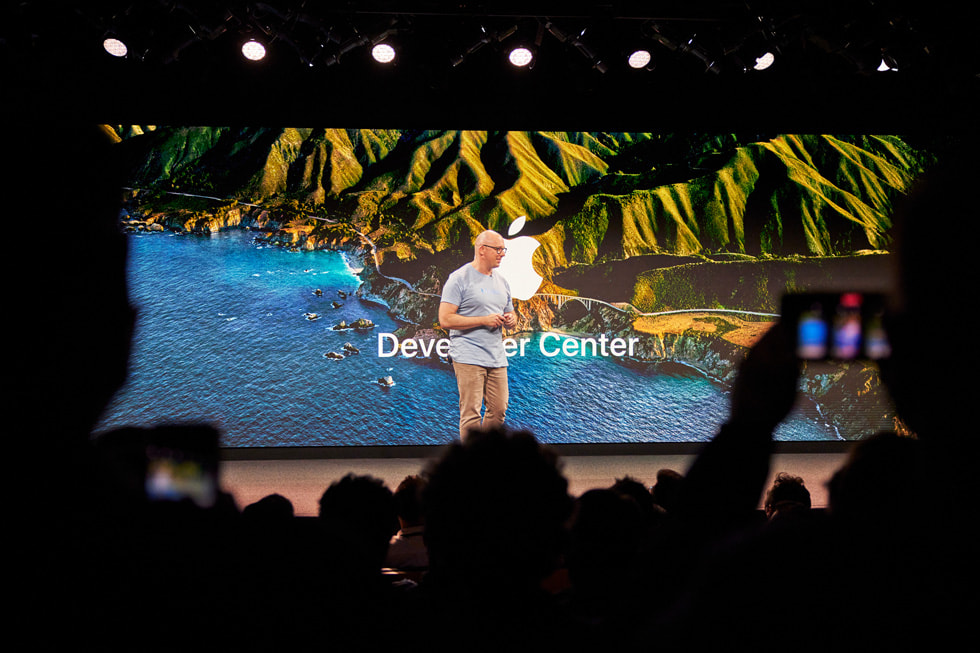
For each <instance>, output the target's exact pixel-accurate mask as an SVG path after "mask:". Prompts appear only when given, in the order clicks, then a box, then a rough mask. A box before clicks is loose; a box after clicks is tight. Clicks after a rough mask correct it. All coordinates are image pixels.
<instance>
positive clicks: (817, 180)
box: [100, 126, 935, 451]
mask: <svg viewBox="0 0 980 653" xmlns="http://www.w3.org/2000/svg"><path fill="white" fill-rule="evenodd" d="M113 129H114V130H115V131H116V133H117V134H118V136H119V142H118V144H117V145H116V147H117V148H118V151H119V153H120V156H121V157H122V159H123V160H124V161H125V164H126V166H127V170H128V182H127V183H128V185H127V188H126V189H125V201H124V208H123V211H122V214H121V216H120V223H121V225H122V227H123V229H124V230H125V231H126V232H127V234H128V235H127V238H128V239H129V246H130V260H129V282H130V295H131V300H132V303H133V304H134V306H135V307H136V309H137V311H138V321H137V326H136V334H135V338H134V342H133V353H132V360H131V370H130V375H129V380H128V382H127V384H126V385H125V387H124V388H123V389H122V391H121V392H120V393H119V394H118V396H117V397H116V398H115V400H114V402H113V403H112V405H111V406H110V408H109V410H108V411H107V413H106V415H105V417H104V418H103V420H102V423H101V425H100V430H104V429H110V428H115V427H120V426H127V425H141V426H147V425H154V424H159V423H175V422H201V421H204V422H208V423H211V424H213V425H215V426H216V427H218V429H219V430H220V431H221V433H222V436H221V437H222V441H221V445H222V447H224V448H226V449H228V450H253V449H265V450H276V449H292V448H299V449H301V450H304V449H309V448H314V449H317V448H334V450H335V451H340V450H342V449H345V448H351V447H357V448H368V449H371V448H375V447H377V448H384V447H391V446H398V447H404V446H430V445H442V444H445V443H447V442H449V441H451V440H452V439H454V438H456V437H458V435H457V433H458V431H457V429H458V416H459V412H458V404H457V393H456V386H455V378H454V375H453V371H452V367H451V364H450V363H449V361H448V360H447V357H446V345H447V341H446V338H447V334H446V333H445V332H442V331H441V330H440V329H439V328H438V325H437V311H438V306H439V297H440V292H441V288H442V284H443V282H444V281H445V279H446V277H447V275H448V274H449V273H450V272H451V271H452V270H454V269H456V268H458V267H459V266H461V265H463V264H465V263H467V262H468V261H470V260H472V256H473V249H472V242H473V239H474V238H475V236H476V235H477V234H478V233H479V232H480V231H482V230H484V229H494V230H496V231H498V232H500V233H501V234H502V235H503V236H504V237H505V238H507V239H508V253H507V256H506V257H505V259H504V263H505V265H504V266H502V268H501V272H502V273H503V274H505V276H506V277H507V278H508V280H509V281H510V283H511V286H512V290H513V291H514V296H515V307H516V311H517V313H518V315H519V325H518V327H517V328H516V329H514V330H513V331H512V332H509V333H507V334H506V341H505V344H506V347H507V351H508V356H509V358H508V361H509V375H510V409H509V411H508V420H507V421H508V425H509V426H510V427H511V428H521V429H528V430H530V431H532V432H533V433H535V434H536V435H537V436H538V438H540V439H541V440H542V441H544V442H547V443H553V444H556V445H656V444H661V443H663V444H690V443H699V442H704V441H706V440H708V439H710V438H711V436H712V435H713V434H714V433H715V432H716V431H717V428H718V426H719V425H720V424H721V423H722V422H723V420H724V419H725V417H726V414H727V410H728V391H729V388H730V384H731V382H732V380H733V377H734V374H735V371H736V369H737V366H738V364H739V362H740V361H741V359H742V357H744V355H745V352H746V351H747V348H748V347H749V346H751V344H752V343H753V342H754V341H755V340H756V339H757V338H758V337H759V335H760V334H762V333H763V332H764V331H765V330H766V329H767V328H768V327H769V326H770V325H771V324H772V323H773V321H774V320H775V319H777V317H778V313H779V310H780V300H781V297H782V296H783V294H784V293H786V292H798V291H805V290H820V291H824V290H860V291H884V292H888V291H890V290H891V289H892V283H893V274H892V267H891V255H890V254H889V248H890V247H891V246H892V243H893V239H894V233H893V231H894V229H893V225H892V221H891V216H892V211H893V205H894V203H895V201H896V200H897V198H898V197H899V196H900V195H902V194H903V193H904V192H906V191H907V190H908V188H909V186H910V185H911V184H912V183H913V182H914V180H915V179H916V178H917V177H918V176H919V175H921V174H922V173H923V172H924V171H925V170H927V169H928V168H929V167H930V166H931V165H932V164H933V163H934V162H935V156H934V155H933V154H932V150H931V148H930V146H929V144H928V143H927V142H923V141H921V140H916V139H915V138H910V137H903V136H900V135H886V134H799V133H796V134H758V133H753V134H740V133H697V132H683V133H641V132H635V133H613V132H584V131H583V132H547V131H533V132H532V131H489V130H488V131H479V130H431V131H426V130H399V129H367V128H363V129H361V128H321V127H221V126H157V127H147V126H141V127H138V126H113ZM895 424H896V418H895V414H894V410H893V408H892V407H891V405H890V402H889V400H888V397H887V393H886V392H885V390H884V388H883V386H882V385H881V383H880V380H879V377H878V371H877V368H876V367H875V364H874V363H870V362H865V361H858V362H851V363H824V364H813V363H809V364H807V365H806V366H805V369H804V373H803V376H802V380H801V392H800V397H799V402H798V405H797V407H796V408H795V409H794V411H793V413H792V414H791V416H790V417H789V418H788V419H787V420H786V421H785V422H784V424H782V425H781V426H780V428H779V430H778V431H777V433H776V438H777V440H779V441H781V442H788V443H789V442H811V443H812V442H843V441H850V440H856V439H860V438H862V437H865V436H867V435H869V434H871V433H873V432H874V431H875V430H879V429H884V428H894V427H895Z"/></svg>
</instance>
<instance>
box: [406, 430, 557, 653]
mask: <svg viewBox="0 0 980 653" xmlns="http://www.w3.org/2000/svg"><path fill="white" fill-rule="evenodd" d="M428 479H429V480H428V484H427V485H426V489H425V493H424V495H423V505H424V506H425V541H426V544H427V546H428V549H429V572H428V574H426V576H425V578H424V579H423V581H422V583H421V584H420V585H419V588H418V592H417V598H418V603H417V605H416V614H417V615H418V619H419V620H420V624H419V625H417V626H416V629H417V631H422V632H425V633H426V635H425V637H426V641H427V642H428V644H429V645H430V646H432V647H434V648H435V650H444V649H446V648H447V647H459V646H463V647H464V648H466V649H467V650H479V651H500V650H502V649H505V648H509V647H512V646H515V645H517V644H518V643H520V645H521V646H522V648H528V650H546V649H547V650H559V649H561V648H563V646H564V644H565V643H568V642H569V641H572V642H574V641H575V640H574V634H573V631H572V630H571V629H570V627H569V624H568V623H567V620H566V619H565V618H564V615H563V614H562V612H561V610H560V609H559V607H558V605H557V602H556V601H555V599H554V597H553V596H551V595H550V594H548V593H547V592H545V591H544V590H543V589H542V587H541V585H542V581H544V579H545V578H546V577H548V576H549V575H550V574H551V573H552V572H553V571H554V570H555V568H556V566H557V564H558V562H559V560H560V557H561V554H562V553H563V550H564V546H565V542H566V522H567V520H568V519H569V517H570V515H571V511H572V499H571V497H570V496H569V495H568V482H567V480H566V478H565V476H564V475H563V473H562V471H561V469H560V465H559V460H558V458H557V456H556V455H555V454H554V452H552V451H551V450H550V449H548V448H546V447H544V446H542V445H540V444H539V443H538V442H537V440H536V439H535V438H534V436H533V435H532V434H531V433H528V432H525V431H518V432H509V431H507V430H504V429H494V430H490V431H483V432H477V433H474V435H473V437H470V438H467V439H466V441H465V442H459V441H457V442H454V443H453V444H451V445H450V446H449V448H448V449H447V450H446V452H445V454H444V455H443V456H442V457H441V458H440V459H439V460H437V461H436V462H435V464H434V465H433V467H432V469H431V470H430V472H429V474H428ZM570 638H571V639H570Z"/></svg>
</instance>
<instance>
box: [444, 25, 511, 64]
mask: <svg viewBox="0 0 980 653" xmlns="http://www.w3.org/2000/svg"><path fill="white" fill-rule="evenodd" d="M516 32H517V25H508V26H507V27H505V28H503V29H500V30H495V31H492V32H491V31H488V30H487V28H486V27H485V26H484V25H480V37H479V38H478V39H477V40H475V41H474V42H473V44H472V45H470V46H469V47H468V48H466V50H464V51H463V52H461V53H459V54H457V55H456V56H455V57H453V59H452V62H451V63H452V66H453V68H456V67H457V66H460V65H462V63H463V62H464V61H466V59H467V58H468V57H471V56H473V54H475V53H476V52H477V51H478V50H480V49H481V48H483V47H484V46H486V45H491V44H497V43H502V42H503V41H505V40H507V39H508V38H510V37H511V36H513V35H514V34H515V33H516Z"/></svg>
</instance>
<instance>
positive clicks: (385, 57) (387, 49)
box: [371, 43, 395, 63]
mask: <svg viewBox="0 0 980 653" xmlns="http://www.w3.org/2000/svg"><path fill="white" fill-rule="evenodd" d="M371 56H372V57H374V60H375V61H377V62H378V63H391V62H392V61H394V60H395V49H394V48H393V47H391V46H390V45H388V44H387V43H378V44H377V45H376V46H374V47H373V48H371Z"/></svg>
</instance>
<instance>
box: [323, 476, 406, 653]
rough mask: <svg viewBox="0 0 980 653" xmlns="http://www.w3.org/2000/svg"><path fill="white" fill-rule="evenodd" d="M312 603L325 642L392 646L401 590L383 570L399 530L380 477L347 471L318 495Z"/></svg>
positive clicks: (345, 646) (345, 645) (329, 644)
mask: <svg viewBox="0 0 980 653" xmlns="http://www.w3.org/2000/svg"><path fill="white" fill-rule="evenodd" d="M317 523H318V525H319V528H318V536H319V540H318V543H317V546H318V551H319V553H318V555H319V559H318V560H317V561H316V565H315V568H311V571H314V569H315V572H316V574H318V582H319V583H320V593H319V596H317V597H316V598H315V599H314V601H313V604H314V606H315V610H314V612H315V613H316V614H318V616H317V622H316V626H315V628H317V629H319V631H320V638H319V641H320V642H322V643H323V645H324V646H326V647H328V648H331V647H336V648H337V649H338V650H346V649H350V648H351V647H357V648H359V649H362V650H378V649H379V648H381V647H394V646H395V645H396V642H397V641H398V639H399V638H400V636H401V635H400V632H401V629H402V628H404V627H405V625H404V624H402V623H400V622H399V620H398V619H397V615H398V614H399V612H398V607H399V603H400V599H401V597H400V591H399V590H398V588H396V587H395V586H394V585H393V584H392V582H391V581H390V579H388V578H386V577H385V575H384V574H383V568H384V561H385V556H386V555H387V552H388V542H389V541H390V540H391V537H392V535H394V533H395V531H396V530H397V529H398V516H397V514H396V512H395V499H394V495H393V494H392V492H391V490H390V489H389V488H388V487H387V486H386V485H385V484H384V482H383V481H381V480H380V479H377V478H374V477H372V476H367V475H357V474H353V473H350V474H347V475H346V476H344V477H343V478H341V479H340V480H338V481H335V482H333V483H331V484H330V486H329V487H327V489H326V490H325V491H324V493H323V495H322V496H321V497H320V501H319V510H318V513H317Z"/></svg>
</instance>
